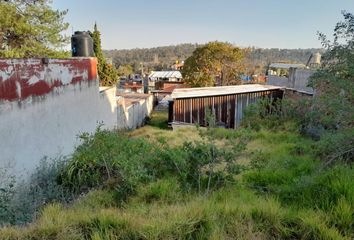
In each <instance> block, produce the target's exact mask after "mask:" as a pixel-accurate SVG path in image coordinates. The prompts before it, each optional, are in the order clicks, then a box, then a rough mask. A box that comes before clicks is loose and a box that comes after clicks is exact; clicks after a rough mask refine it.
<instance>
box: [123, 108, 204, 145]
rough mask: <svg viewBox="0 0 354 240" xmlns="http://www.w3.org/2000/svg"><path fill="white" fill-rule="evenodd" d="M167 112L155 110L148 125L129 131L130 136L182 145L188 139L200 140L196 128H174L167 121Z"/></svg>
mask: <svg viewBox="0 0 354 240" xmlns="http://www.w3.org/2000/svg"><path fill="white" fill-rule="evenodd" d="M167 114H168V113H167V112H166V111H161V112H153V113H152V115H151V118H150V120H149V121H148V123H147V125H146V126H144V127H143V128H139V129H136V130H134V131H131V132H129V133H128V134H129V136H130V137H134V138H144V139H146V140H148V141H150V142H154V143H156V142H157V143H167V144H168V145H170V146H180V145H182V144H183V143H184V142H186V141H195V140H200V139H201V138H200V136H199V132H198V130H197V129H196V128H181V129H177V130H174V131H173V130H172V128H170V127H169V126H168V123H167Z"/></svg>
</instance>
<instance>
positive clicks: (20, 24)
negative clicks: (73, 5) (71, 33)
mask: <svg viewBox="0 0 354 240" xmlns="http://www.w3.org/2000/svg"><path fill="white" fill-rule="evenodd" d="M66 13H67V10H66V11H58V10H53V9H52V8H51V6H50V1H49V0H7V1H2V0H0V57H42V56H46V57H66V56H68V53H67V52H64V51H58V48H61V47H63V46H64V45H65V44H66V43H67V41H68V38H67V37H66V36H64V35H62V34H61V33H62V32H63V31H64V30H66V29H67V28H68V26H69V24H68V23H65V22H64V16H65V15H66Z"/></svg>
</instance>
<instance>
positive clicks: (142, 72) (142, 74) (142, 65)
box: [140, 62, 144, 78]
mask: <svg viewBox="0 0 354 240" xmlns="http://www.w3.org/2000/svg"><path fill="white" fill-rule="evenodd" d="M140 65H141V77H142V78H143V77H144V63H142V62H141V63H140Z"/></svg>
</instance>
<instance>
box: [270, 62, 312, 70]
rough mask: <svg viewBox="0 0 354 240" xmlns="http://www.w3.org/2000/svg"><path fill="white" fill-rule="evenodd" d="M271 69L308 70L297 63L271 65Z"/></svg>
mask: <svg viewBox="0 0 354 240" xmlns="http://www.w3.org/2000/svg"><path fill="white" fill-rule="evenodd" d="M269 67H271V68H285V69H288V68H306V66H305V65H304V64H301V63H300V64H296V63H272V64H270V65H269Z"/></svg>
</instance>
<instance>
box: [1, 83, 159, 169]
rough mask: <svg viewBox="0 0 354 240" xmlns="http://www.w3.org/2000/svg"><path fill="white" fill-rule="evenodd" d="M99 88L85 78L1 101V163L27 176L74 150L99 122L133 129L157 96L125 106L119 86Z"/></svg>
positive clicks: (107, 126)
mask: <svg viewBox="0 0 354 240" xmlns="http://www.w3.org/2000/svg"><path fill="white" fill-rule="evenodd" d="M100 90H101V91H99V88H98V81H83V82H80V83H78V84H70V85H66V86H62V87H59V88H56V89H55V90H54V91H53V92H51V93H49V94H47V95H45V96H41V97H30V98H28V99H26V100H25V101H22V102H21V103H19V102H17V101H14V102H1V104H0V149H1V154H0V168H2V167H10V168H11V169H12V170H14V172H15V174H16V175H23V176H26V175H27V173H30V172H31V171H33V170H34V169H35V167H36V166H38V164H39V162H40V160H41V159H42V158H44V157H48V158H56V157H59V156H67V155H70V154H71V153H72V152H73V151H74V149H75V146H77V145H78V144H79V143H80V141H79V139H78V137H77V136H78V135H79V134H81V133H83V132H89V133H93V132H94V131H95V129H96V128H97V126H98V125H99V124H100V123H103V128H107V129H115V128H118V129H134V128H137V127H140V126H141V125H142V124H143V122H144V119H145V118H146V117H147V116H149V115H150V113H151V111H152V108H153V97H152V96H149V97H148V98H147V100H140V101H139V102H137V103H135V104H133V105H131V106H129V107H125V106H124V104H119V103H117V98H116V89H115V88H108V89H107V88H106V89H100ZM123 101H124V100H123ZM121 103H122V102H121Z"/></svg>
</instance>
